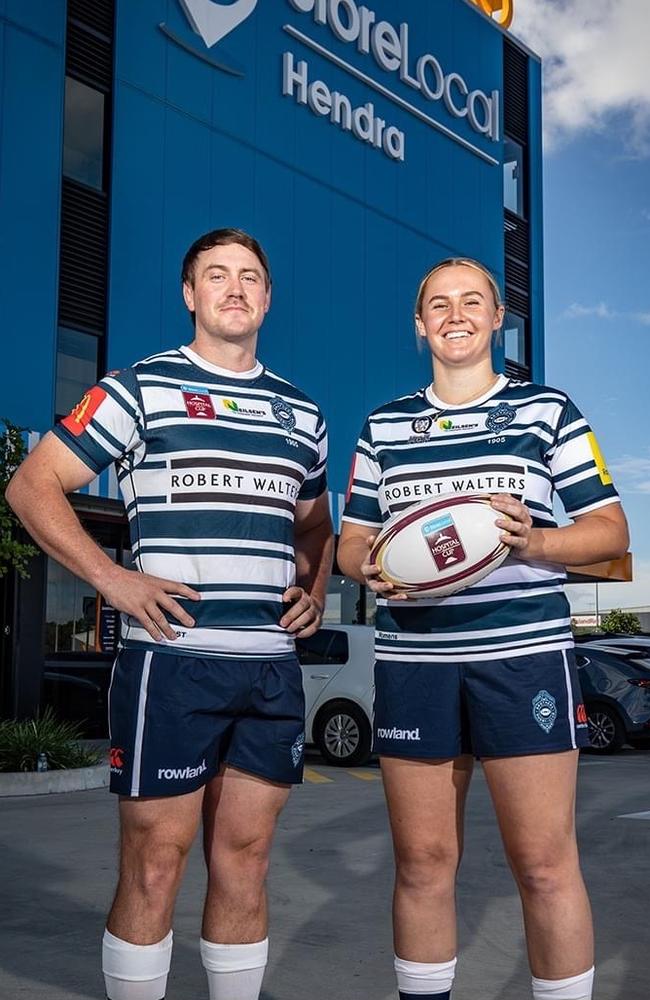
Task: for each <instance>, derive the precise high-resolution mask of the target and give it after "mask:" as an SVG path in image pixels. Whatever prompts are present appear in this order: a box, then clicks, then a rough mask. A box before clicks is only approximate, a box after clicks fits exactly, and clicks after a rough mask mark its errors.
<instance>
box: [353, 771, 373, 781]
mask: <svg viewBox="0 0 650 1000" xmlns="http://www.w3.org/2000/svg"><path fill="white" fill-rule="evenodd" d="M348 774H350V775H352V777H353V778H360V779H361V781H381V775H380V774H378V773H376V772H375V771H353V770H348Z"/></svg>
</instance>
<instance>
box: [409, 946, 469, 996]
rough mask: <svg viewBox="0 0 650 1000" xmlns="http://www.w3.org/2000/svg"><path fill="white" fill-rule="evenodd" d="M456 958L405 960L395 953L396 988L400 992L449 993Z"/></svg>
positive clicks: (454, 971)
mask: <svg viewBox="0 0 650 1000" xmlns="http://www.w3.org/2000/svg"><path fill="white" fill-rule="evenodd" d="M456 962H457V959H455V958H452V960H451V961H450V962H407V961H406V960H405V959H403V958H398V957H397V955H395V972H396V974H397V988H398V989H399V990H400V991H401V992H402V993H424V994H434V995H435V994H436V993H449V991H450V990H451V987H452V985H453V982H454V976H455V974H456Z"/></svg>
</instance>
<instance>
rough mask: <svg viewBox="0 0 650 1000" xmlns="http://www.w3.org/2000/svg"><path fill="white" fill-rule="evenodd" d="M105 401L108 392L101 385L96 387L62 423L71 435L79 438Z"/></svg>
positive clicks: (90, 390) (89, 391)
mask: <svg viewBox="0 0 650 1000" xmlns="http://www.w3.org/2000/svg"><path fill="white" fill-rule="evenodd" d="M105 399H106V390H105V389H102V388H101V386H99V385H94V386H93V387H92V389H89V390H88V392H87V393H86V394H85V396H84V397H83V398H82V399H81V400H80V401H79V402H78V403H77V405H76V406H75V408H74V409H73V410H72V412H71V413H69V414H68V416H67V417H65V419H64V420H62V421H61V423H62V424H63V426H64V427H65V428H66V430H68V431H70V433H71V434H74V436H75V437H79V435H80V434H83V432H84V431H85V429H86V427H87V426H88V424H89V423H90V421H91V420H92V418H93V417H94V415H95V413H96V412H97V410H98V409H99V407H100V405H101V404H102V403H103V401H104V400H105Z"/></svg>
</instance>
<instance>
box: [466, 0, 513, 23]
mask: <svg viewBox="0 0 650 1000" xmlns="http://www.w3.org/2000/svg"><path fill="white" fill-rule="evenodd" d="M472 3H475V4H476V6H477V7H480V8H481V10H482V11H483V13H484V14H487V15H488V17H494V15H495V14H497V15H498V16H497V17H495V18H494V19H495V21H497V23H498V24H500V25H501V27H502V28H509V27H510V25H511V24H512V18H513V16H514V13H515V0H472Z"/></svg>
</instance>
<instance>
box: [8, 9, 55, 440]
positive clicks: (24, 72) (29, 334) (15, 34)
mask: <svg viewBox="0 0 650 1000" xmlns="http://www.w3.org/2000/svg"><path fill="white" fill-rule="evenodd" d="M9 6H11V5H9ZM38 6H40V5H38ZM56 11H58V12H59V13H61V5H60V4H52V5H51V10H50V11H49V13H48V14H47V16H45V15H44V16H43V23H44V25H45V28H47V31H48V33H50V34H52V35H56V34H57V31H56V25H55V17H54V14H55V12H56ZM14 13H18V12H17V11H14ZM59 27H60V26H59ZM58 35H59V37H61V36H62V31H61V30H59V31H58ZM36 66H37V67H38V86H37V87H35V86H34V67H36ZM0 100H1V106H0V148H1V149H2V164H1V169H0V258H1V259H2V268H0V314H1V315H2V323H3V331H4V334H5V336H4V340H3V348H4V363H5V365H4V370H5V372H6V373H7V375H8V376H9V377H5V378H3V380H2V390H1V393H0V395H1V396H2V411H1V413H2V415H3V416H5V415H6V416H8V417H10V419H11V420H13V421H14V422H15V423H18V424H22V425H24V426H27V427H30V428H32V429H39V430H43V429H45V428H47V427H48V426H49V425H50V423H51V420H52V415H53V411H54V401H53V387H54V359H55V352H56V333H57V326H56V316H57V273H58V250H59V202H60V183H61V182H60V175H61V121H62V102H63V51H62V49H61V48H60V47H57V46H56V45H54V44H51V43H50V42H49V41H42V40H41V39H39V38H38V37H36V35H33V34H31V32H26V31H23V30H21V29H19V28H17V27H15V26H14V25H13V24H11V23H8V22H7V23H5V24H4V30H3V32H2V91H1V98H0ZM35 359H38V363H35ZM17 373H25V375H26V377H25V378H17V377H16V374H17ZM27 373H28V377H27Z"/></svg>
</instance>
